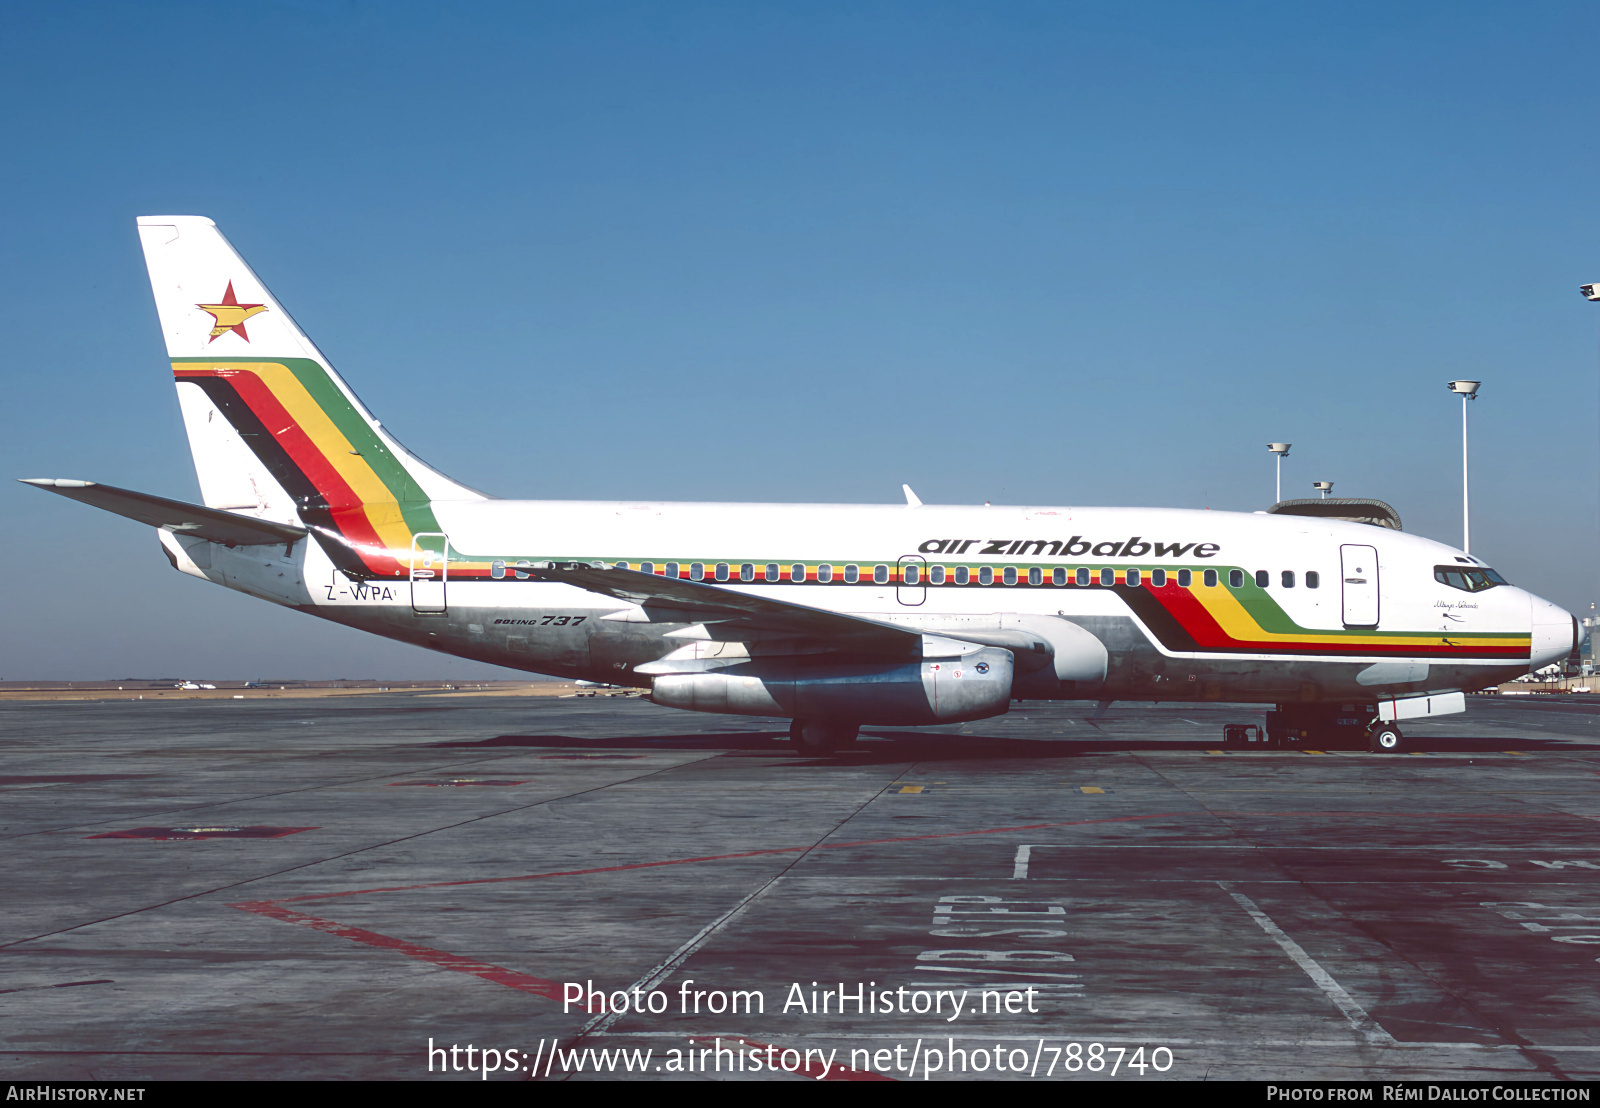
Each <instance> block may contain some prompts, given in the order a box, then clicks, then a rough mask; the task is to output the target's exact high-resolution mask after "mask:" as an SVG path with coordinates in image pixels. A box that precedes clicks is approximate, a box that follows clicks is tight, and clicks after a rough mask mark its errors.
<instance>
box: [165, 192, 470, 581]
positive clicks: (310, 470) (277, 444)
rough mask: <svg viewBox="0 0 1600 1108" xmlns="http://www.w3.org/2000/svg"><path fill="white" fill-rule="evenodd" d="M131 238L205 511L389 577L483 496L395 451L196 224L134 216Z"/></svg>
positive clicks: (307, 344)
mask: <svg viewBox="0 0 1600 1108" xmlns="http://www.w3.org/2000/svg"><path fill="white" fill-rule="evenodd" d="M139 240H140V242H141V244H142V245H143V247H144V256H145V265H146V267H147V268H148V269H149V273H150V285H151V289H152V291H153V292H154V293H155V300H156V311H157V313H158V314H159V315H160V317H161V331H162V334H163V336H164V337H165V339H166V343H167V354H168V357H169V358H170V359H171V361H172V372H173V376H174V378H175V379H176V381H177V387H178V399H179V403H180V405H181V406H182V408H183V419H184V426H185V428H186V429H187V431H188V434H189V447H190V450H191V451H192V453H193V455H194V463H195V471H196V473H197V475H198V476H199V478H200V488H201V496H202V499H203V501H204V503H205V505H206V506H207V507H209V508H217V509H222V510H227V511H234V512H244V513H248V514H250V515H252V516H255V517H256V518H258V519H265V520H273V521H276V522H280V523H304V524H305V525H307V526H309V527H311V529H312V530H313V531H314V532H317V533H319V534H320V535H322V536H323V537H325V538H328V539H333V540H335V541H337V540H343V544H344V545H345V546H346V547H347V548H354V549H355V550H358V551H360V560H361V561H362V562H363V563H365V568H366V569H367V571H369V572H372V573H375V574H383V575H385V576H387V575H389V574H391V573H393V572H395V570H396V569H397V568H399V565H400V563H399V562H397V560H396V559H397V557H399V556H401V554H402V552H404V556H405V557H409V550H410V548H411V544H412V536H413V535H414V534H417V533H420V532H434V531H438V530H440V527H439V524H438V522H437V520H436V519H435V518H434V515H433V511H432V507H431V504H432V502H433V501H436V500H482V499H486V498H485V497H484V495H483V494H482V493H480V492H477V491H475V490H473V489H470V488H468V487H467V486H465V485H461V484H459V483H457V482H455V481H452V480H451V479H450V478H448V477H446V476H444V475H443V474H442V473H439V472H438V471H437V470H435V469H433V468H432V467H430V466H428V465H427V464H426V463H424V462H423V461H422V460H421V459H419V458H417V457H416V456H415V455H413V454H411V453H410V452H409V451H408V450H406V449H405V448H404V447H403V446H401V445H400V444H399V442H397V441H396V440H395V439H394V437H393V436H392V435H390V434H389V432H388V431H387V430H386V429H385V428H384V427H383V426H382V425H381V424H380V423H379V422H378V420H377V419H375V418H374V417H373V415H372V413H371V412H370V411H369V410H368V409H367V407H366V406H365V405H364V404H362V403H361V401H360V399H359V398H358V397H357V396H356V394H355V393H354V392H353V391H352V390H351V389H350V387H349V386H348V385H346V384H345V382H344V381H343V380H341V379H340V377H339V375H338V374H337V373H335V372H334V370H333V366H332V365H331V364H330V363H329V362H328V359H327V358H325V357H324V356H323V354H322V352H321V351H320V350H318V349H317V347H316V345H315V344H314V343H312V342H311V340H310V339H309V338H307V337H306V335H305V333H304V332H302V331H301V330H300V328H299V327H298V326H296V324H295V322H294V320H293V319H292V318H291V317H290V316H289V313H288V312H286V311H284V309H283V307H282V306H281V305H280V304H279V303H278V302H277V300H276V299H275V298H274V297H273V295H272V293H271V292H270V291H269V290H268V289H267V287H266V286H265V285H264V284H263V283H262V282H261V279H260V278H258V277H257V276H256V275H255V273H254V272H253V271H252V270H251V269H250V267H249V266H248V265H247V264H246V263H245V261H244V259H242V258H241V257H240V256H239V254H238V253H237V252H236V251H235V250H234V249H233V247H232V246H231V245H230V244H229V242H228V240H227V239H226V238H224V237H223V236H222V233H221V232H220V231H218V230H217V226H216V224H215V223H213V222H212V221H211V220H209V219H206V218H204V217H203V216H192V215H188V216H140V217H139Z"/></svg>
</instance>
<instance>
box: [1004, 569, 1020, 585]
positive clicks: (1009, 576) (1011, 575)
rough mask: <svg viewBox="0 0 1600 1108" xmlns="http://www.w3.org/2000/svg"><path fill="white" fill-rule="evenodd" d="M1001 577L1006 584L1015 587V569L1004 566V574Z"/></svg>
mask: <svg viewBox="0 0 1600 1108" xmlns="http://www.w3.org/2000/svg"><path fill="white" fill-rule="evenodd" d="M1001 577H1002V579H1003V580H1004V581H1005V583H1006V584H1008V585H1015V584H1016V583H1017V567H1016V566H1006V568H1005V570H1004V572H1003V573H1002V574H1001Z"/></svg>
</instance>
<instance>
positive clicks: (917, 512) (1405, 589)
mask: <svg viewBox="0 0 1600 1108" xmlns="http://www.w3.org/2000/svg"><path fill="white" fill-rule="evenodd" d="M139 237H140V239H141V240H142V242H143V245H144V254H145V261H146V264H147V265H148V268H149V272H150V283H151V285H152V287H153V288H154V291H155V300H156V309H157V311H158V313H159V314H160V318H161V329H162V332H163V333H164V335H165V336H166V343H167V354H168V356H169V358H170V360H171V364H172V372H173V375H174V377H175V378H176V380H177V387H178V401H179V404H180V406H181V407H182V411H183V419H184V425H185V427H186V428H187V430H188V435H189V445H190V449H191V450H192V452H193V454H194V462H195V469H196V471H197V473H198V475H199V479H200V491H201V499H202V500H203V502H204V504H203V506H202V505H197V504H189V503H185V502H182V501H177V500H169V499H165V498H163V497H156V496H150V495H147V494H144V493H137V492H130V491H128V490H125V489H119V488H115V487H112V486H109V485H101V484H96V483H94V482H89V481H78V480H56V479H38V480H32V481H30V482H29V483H30V484H33V485H37V486H39V487H41V488H45V489H48V490H49V491H51V492H55V493H59V494H61V495H63V496H68V497H71V498H73V499H76V500H82V501H84V502H86V503H89V504H93V505H95V506H97V507H100V508H104V509H106V510H108V511H112V512H116V513H118V514H120V515H124V516H128V517H130V518H132V519H135V520H139V521H141V522H143V523H146V524H149V525H151V526H154V527H155V528H156V529H157V531H158V533H159V537H160V540H161V545H162V548H163V550H164V551H165V552H166V556H167V558H168V559H170V560H171V562H172V564H173V566H174V567H176V568H177V569H179V570H181V571H183V572H184V573H188V574H191V575H193V576H195V577H200V578H203V579H205V580H207V581H214V582H216V583H217V584H220V585H224V586H226V587H228V588H231V589H237V590H239V591H241V592H245V593H249V594H250V595H252V596H257V597H260V598H262V599H263V600H270V601H272V602H273V603H276V604H283V605H287V606H289V607H293V608H297V609H299V610H300V611H303V612H307V613H310V614H312V615H316V616H321V617H322V618H324V619H330V620H334V621H337V622H339V623H344V624H348V625H349V626H352V627H358V628H361V629H363V630H366V631H371V632H373V633H375V634H379V635H386V636H388V637H390V638H395V639H401V640H404V641H406V642H411V643H416V644H418V645H421V646H425V647H429V648H431V649H434V650H440V651H444V652H446V653H449V654H455V655H459V656H461V657H465V658H476V659H479V660H481V661H485V662H493V663H496V664H498V665H502V666H510V667H513V668H516V669H522V670H529V671H533V672H537V673H548V674H554V675H558V676H562V677H569V678H580V679H586V680H592V681H604V682H609V683H614V684H621V685H632V686H637V687H639V688H645V689H649V690H650V698H651V699H652V700H653V701H654V702H655V703H657V704H665V705H669V706H672V707H676V708H687V709H691V710H696V711H704V712H734V713H743V714H747V715H755V716H768V717H783V718H788V719H791V720H792V721H793V723H792V725H791V727H790V734H791V736H792V737H793V738H794V740H795V742H796V745H797V747H798V748H800V749H802V750H804V751H806V752H809V753H821V752H826V751H829V750H832V749H834V748H835V747H837V746H838V745H840V744H841V743H844V742H848V741H850V740H851V739H852V738H853V737H854V736H855V734H856V732H857V730H858V728H859V727H860V726H861V725H863V724H873V725H888V726H916V725H919V724H921V725H926V724H939V723H952V722H957V721H962V720H975V719H983V718H985V717H989V716H995V715H999V714H1001V713H1003V712H1005V711H1006V710H1007V709H1008V708H1009V706H1010V704H1011V702H1012V701H1013V700H1018V699H1090V700H1098V701H1110V700H1145V701H1181V700H1200V701H1246V702H1254V703H1261V704H1272V705H1276V711H1275V712H1273V713H1269V715H1268V724H1267V731H1268V735H1269V737H1270V738H1271V739H1273V740H1278V741H1284V740H1311V739H1315V738H1318V737H1319V736H1321V737H1324V738H1325V737H1327V736H1329V735H1331V734H1332V733H1333V732H1334V731H1335V730H1337V729H1339V728H1344V729H1345V730H1352V729H1353V730H1355V731H1357V732H1358V733H1360V734H1364V735H1365V736H1366V738H1367V740H1368V742H1369V743H1370V744H1371V746H1372V748H1373V749H1375V750H1393V749H1397V748H1398V747H1399V745H1400V743H1401V734H1400V731H1399V730H1398V729H1397V727H1396V723H1397V721H1400V720H1404V719H1409V718H1415V717H1419V716H1426V715H1440V714H1448V713H1450V712H1459V711H1462V710H1463V709H1464V697H1463V694H1464V693H1465V692H1468V691H1472V690H1476V689H1481V688H1484V687H1486V686H1489V685H1493V684H1496V683H1498V682H1500V681H1504V680H1507V679H1508V678H1511V677H1515V676H1517V675H1519V674H1522V673H1526V672H1527V671H1528V670H1529V669H1530V668H1537V667H1539V666H1542V665H1544V664H1546V663H1548V662H1550V661H1552V660H1554V659H1558V658H1561V657H1563V656H1564V655H1566V654H1568V653H1569V652H1570V651H1571V650H1573V649H1574V647H1575V645H1576V643H1577V637H1578V624H1577V620H1576V619H1574V618H1573V617H1572V616H1571V615H1570V614H1569V613H1567V612H1565V611H1563V610H1562V609H1561V608H1559V607H1557V606H1556V605H1554V604H1551V603H1549V602H1548V601H1545V600H1541V599H1539V598H1538V597H1536V596H1532V595H1530V594H1529V593H1526V592H1524V591H1522V590H1521V589H1518V588H1516V587H1514V586H1512V585H1510V584H1508V583H1507V582H1506V581H1505V580H1504V579H1502V578H1501V576H1500V575H1499V574H1497V573H1496V572H1495V571H1494V570H1493V569H1491V568H1490V567H1489V566H1487V565H1485V564H1484V563H1483V562H1481V561H1479V560H1478V559H1476V558H1474V557H1472V556H1471V555H1468V554H1466V553H1464V552H1462V551H1460V550H1456V549H1453V548H1451V547H1449V546H1446V545H1443V544H1441V543H1437V542H1432V541H1430V540H1428V539H1424V538H1420V537H1418V536H1415V535H1409V534H1406V533H1404V532H1403V531H1401V530H1399V529H1398V526H1399V520H1398V518H1396V517H1395V515H1394V513H1393V512H1392V510H1388V509H1387V507H1386V506H1384V505H1381V504H1377V502H1367V503H1366V504H1365V505H1349V504H1346V505H1343V506H1340V505H1337V504H1335V503H1334V502H1332V501H1320V502H1319V501H1311V502H1294V501H1291V502H1287V503H1284V504H1279V505H1275V506H1274V510H1273V511H1271V512H1268V513H1255V514H1236V513H1227V512H1212V511H1180V510H1168V509H1145V508H1003V507H972V508H968V507H936V506H932V505H922V504H920V503H918V502H917V500H916V498H915V496H913V495H912V494H911V493H910V490H909V489H908V490H907V498H906V499H907V503H906V504H905V505H904V506H901V505H894V506H890V507H879V506H857V505H837V504H675V503H660V504H658V503H635V502H626V501H624V502H615V503H611V502H600V503H590V502H577V501H559V500H556V501H530V500H501V499H496V498H494V497H491V496H486V495H485V494H483V493H480V492H477V491H475V490H474V489H471V488H469V487H467V486H466V485H462V484H458V483H457V482H455V481H453V480H451V479H450V478H448V477H446V476H444V475H443V474H441V473H439V472H437V471H436V470H434V469H431V468H430V467H429V466H427V465H426V464H424V463H423V462H422V461H421V460H419V459H418V458H417V457H416V456H414V455H413V454H411V453H410V452H409V451H407V450H406V449H405V448H404V447H402V446H401V445H400V444H399V442H397V441H396V440H395V439H394V437H393V436H392V435H390V433H389V431H388V430H387V429H386V428H385V427H384V426H383V425H382V424H380V423H379V422H378V420H377V419H375V418H374V417H373V415H372V413H371V412H369V411H368V410H367V408H366V407H365V406H364V405H363V404H362V403H361V401H360V400H359V399H357V397H356V395H355V393H354V392H352V391H351V390H350V388H349V387H348V386H347V385H346V384H345V383H344V381H343V380H342V379H340V377H339V376H338V374H336V373H335V372H334V370H333V367H332V366H331V365H330V364H329V362H328V360H327V359H326V358H325V357H323V355H322V353H321V351H319V350H318V349H317V348H316V347H315V346H314V345H313V344H312V343H311V341H310V340H309V339H308V338H306V336H305V335H304V334H302V333H301V331H300V329H299V328H298V327H297V326H296V325H295V323H294V321H293V320H292V319H290V317H289V314H288V313H287V312H286V311H284V309H283V307H282V306H281V305H279V303H278V302H277V301H276V300H275V299H274V298H273V296H272V294H271V293H270V292H268V291H267V288H266V286H265V285H263V284H262V283H261V281H260V279H259V278H257V277H256V275H255V274H254V273H253V272H252V271H251V270H250V267H249V266H247V265H246V264H245V263H244V261H243V260H242V259H241V258H240V257H239V255H238V254H237V253H236V252H235V251H234V250H233V248H232V246H230V245H229V243H228V242H227V240H226V239H224V238H223V237H222V235H221V234H220V233H219V232H218V230H217V228H216V225H215V224H214V223H212V222H211V220H209V219H204V218H201V217H198V216H145V217H141V218H140V219H139ZM1318 505H1321V506H1320V507H1319V506H1318ZM1330 506H1331V507H1330ZM1327 512H1333V513H1335V514H1337V513H1340V512H1343V513H1344V514H1346V515H1347V516H1351V515H1355V516H1359V517H1362V518H1365V519H1366V520H1367V521H1366V522H1352V521H1351V520H1350V519H1348V518H1347V519H1335V518H1328V517H1327V516H1326V515H1319V514H1316V513H1327Z"/></svg>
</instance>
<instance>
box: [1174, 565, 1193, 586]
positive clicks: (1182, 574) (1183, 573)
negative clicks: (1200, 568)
mask: <svg viewBox="0 0 1600 1108" xmlns="http://www.w3.org/2000/svg"><path fill="white" fill-rule="evenodd" d="M1193 584H1194V570H1192V569H1180V570H1179V571H1178V587H1179V588H1180V589H1186V588H1188V587H1189V586H1191V585H1193Z"/></svg>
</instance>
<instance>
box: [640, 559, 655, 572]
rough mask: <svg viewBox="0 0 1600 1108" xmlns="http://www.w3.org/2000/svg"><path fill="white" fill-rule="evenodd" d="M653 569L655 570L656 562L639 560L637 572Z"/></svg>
mask: <svg viewBox="0 0 1600 1108" xmlns="http://www.w3.org/2000/svg"><path fill="white" fill-rule="evenodd" d="M655 571H656V564H655V563H654V562H640V563H639V572H640V573H654V572H655Z"/></svg>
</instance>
